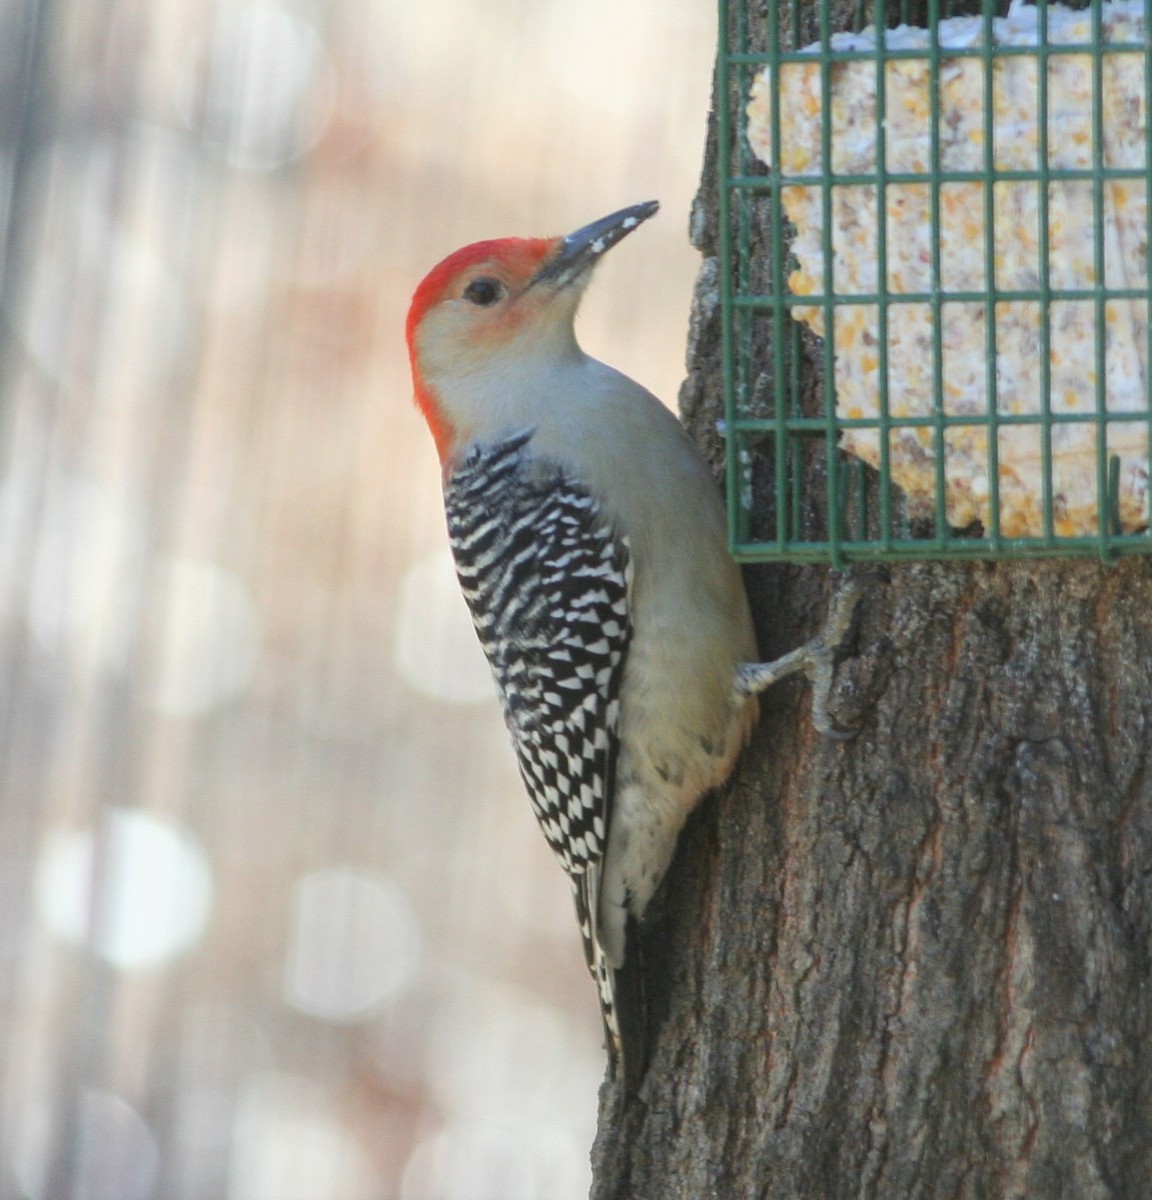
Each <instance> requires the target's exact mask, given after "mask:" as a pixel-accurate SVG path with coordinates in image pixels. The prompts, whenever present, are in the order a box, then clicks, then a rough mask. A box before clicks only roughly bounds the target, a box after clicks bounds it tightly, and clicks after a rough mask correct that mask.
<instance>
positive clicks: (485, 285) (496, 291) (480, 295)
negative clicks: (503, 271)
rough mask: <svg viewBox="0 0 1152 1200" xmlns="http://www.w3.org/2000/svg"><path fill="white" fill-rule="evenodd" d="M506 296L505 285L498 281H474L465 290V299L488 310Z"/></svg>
mask: <svg viewBox="0 0 1152 1200" xmlns="http://www.w3.org/2000/svg"><path fill="white" fill-rule="evenodd" d="M503 295H504V285H503V284H502V283H500V282H499V281H498V280H496V279H473V280H472V282H471V283H470V284H469V285H468V286H467V287H466V288H465V289H464V299H465V300H467V301H469V302H470V303H471V304H478V305H479V306H480V307H481V308H487V307H488V306H489V305H490V304H495V303H496V301H497V300H499V299H500V297H501V296H503Z"/></svg>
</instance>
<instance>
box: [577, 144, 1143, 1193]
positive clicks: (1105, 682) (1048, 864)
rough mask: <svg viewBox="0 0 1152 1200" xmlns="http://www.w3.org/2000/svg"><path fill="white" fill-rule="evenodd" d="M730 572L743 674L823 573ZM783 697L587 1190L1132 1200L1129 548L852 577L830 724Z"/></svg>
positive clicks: (819, 599) (691, 879) (689, 841)
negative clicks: (1071, 558)
mask: <svg viewBox="0 0 1152 1200" xmlns="http://www.w3.org/2000/svg"><path fill="white" fill-rule="evenodd" d="M711 177H712V172H711V169H710V165H706V172H705V178H706V180H707V179H710V178H711ZM714 222H715V207H714V195H713V193H712V190H711V188H710V186H708V185H706V187H705V190H704V193H703V195H702V208H701V211H700V214H699V215H698V221H697V226H698V228H697V230H696V231H695V232H696V237H697V241H698V244H701V248H702V250H703V251H704V253H705V255H706V265H705V271H704V272H703V274H702V277H701V286H700V290H699V294H698V309H697V314H696V317H695V319H694V322H693V336H692V345H691V348H690V367H691V377H690V379H689V381H688V383H687V384H686V386H685V391H684V395H683V397H682V399H683V405H684V410H685V415H686V418H687V420H688V423H689V425H690V427H691V428H692V429H693V430H694V432H696V434H697V435H698V436H699V437H700V438H701V439H702V440H703V441H705V442H706V443H708V444H709V445H710V447H711V449H712V451H713V452H714V451H715V435H714V432H712V433H711V438H710V439H709V434H710V429H711V428H712V427H714V422H715V418H716V413H717V407H716V405H717V401H718V389H719V374H718V372H719V365H718V358H717V349H718V345H717V343H718V336H717V317H716V311H715V305H714V302H713V301H712V300H711V299H710V297H709V295H708V292H709V287H710V286H713V287H714V285H710V282H709V269H708V264H707V256H708V255H710V254H714V253H715V251H714V249H713V246H714V238H713V233H714ZM749 583H750V591H751V594H752V597H753V602H754V607H755V610H756V612H757V615H758V620H759V622H760V634H761V644H762V649H763V651H764V653H765V655H766V656H769V657H774V656H776V655H777V654H779V653H782V652H783V651H785V650H787V649H790V648H791V647H792V646H794V645H796V644H798V643H799V642H800V641H801V640H802V639H803V638H804V637H806V636H808V635H809V634H811V633H812V632H813V631H814V629H815V628H816V627H817V626H818V625H819V623H820V621H821V619H822V616H823V613H824V611H825V608H826V604H827V601H828V599H829V597H830V595H831V593H832V590H833V587H834V583H833V581H832V580H830V579H829V578H828V577H827V574H826V573H825V572H821V571H816V570H806V571H800V570H794V569H787V570H780V569H777V570H770V569H758V570H756V571H754V572H751V573H750V577H749ZM807 704H808V692H807V690H806V688H805V687H804V686H803V685H802V684H797V683H789V684H785V685H782V686H781V687H780V688H779V689H778V690H777V691H776V692H774V693H771V694H770V695H769V696H768V698H767V701H766V704H765V710H766V712H765V718H764V720H763V722H762V723H761V726H760V728H759V731H758V733H757V736H756V739H755V741H754V743H753V745H752V746H751V747H750V749H749V752H748V753H747V755H746V757H745V759H744V760H743V764H742V768H741V770H740V772H739V774H738V777H737V778H736V779H735V780H734V781H733V783H732V785H731V786H730V787H729V788H728V789H727V790H726V791H725V792H724V793H723V794H722V795H718V796H715V797H712V798H710V799H709V800H708V801H706V802H705V804H704V805H703V806H702V807H701V809H700V810H699V812H698V813H697V814H696V815H695V816H694V818H693V819H692V820H691V822H690V823H689V826H688V828H687V829H686V830H685V833H684V836H683V838H682V840H681V846H680V850H679V854H678V856H677V859H676V861H675V863H674V864H673V867H672V870H671V872H670V873H669V878H668V882H667V885H666V887H665V889H664V891H663V893H662V896H661V897H660V899H659V901H658V903H657V905H656V906H655V911H654V912H653V913H652V915H651V919H650V920H649V921H648V922H647V924H646V928H645V930H644V952H645V967H646V975H647V979H648V982H649V987H650V991H651V1003H652V1008H653V1018H654V1020H653V1024H654V1026H655V1034H654V1037H653V1042H652V1061H651V1066H650V1069H649V1074H648V1077H647V1079H646V1082H645V1085H644V1087H643V1089H642V1092H641V1095H640V1096H639V1097H637V1098H634V1099H632V1100H630V1101H628V1102H627V1103H626V1104H623V1105H622V1102H621V1097H620V1096H619V1095H617V1094H616V1093H615V1092H614V1091H613V1090H612V1089H610V1088H606V1089H605V1093H604V1095H603V1097H602V1119H601V1131H600V1136H599V1138H598V1140H597V1144H596V1147H595V1150H594V1153H593V1167H594V1175H595V1182H594V1185H593V1190H592V1195H593V1197H594V1198H595V1200H702V1198H705V1197H719V1198H723V1200H743V1198H745V1197H747V1198H752V1197H756V1198H769V1197H771V1198H780V1200H809V1198H811V1200H815V1198H820V1200H836V1198H839V1197H876V1198H879V1200H888V1198H891V1200H912V1198H917V1197H932V1198H944V1197H947V1198H953V1197H955V1198H961V1197H963V1198H973V1200H974V1198H977V1197H980V1198H983V1197H997V1198H999V1197H1037V1198H1040V1200H1057V1198H1061V1197H1068V1198H1070V1200H1071V1198H1075V1200H1097V1198H1104V1197H1108V1198H1114V1200H1129V1198H1135V1197H1143V1196H1147V1195H1152V1041H1150V1033H1152V988H1150V985H1149V981H1150V967H1152V771H1150V770H1149V763H1148V748H1149V744H1150V728H1152V562H1150V561H1148V560H1130V561H1126V562H1123V563H1121V564H1120V565H1118V566H1115V567H1105V566H1102V565H1100V564H1097V563H1093V562H1067V561H1065V562H1060V561H1055V562H1036V563H1008V564H1002V565H986V564H975V565H973V564H964V565H938V564H932V565H909V566H898V567H892V568H889V569H887V570H886V571H884V572H876V573H874V574H872V575H871V576H870V577H868V579H867V583H866V588H865V597H864V600H863V602H862V604H861V606H860V613H859V617H858V620H857V623H856V627H855V630H854V633H853V635H852V637H851V639H850V641H849V642H848V643H847V644H846V646H845V649H844V657H843V660H842V662H841V664H840V667H839V669H838V674H837V685H836V689H835V691H834V698H833V715H834V716H835V717H836V718H837V720H838V721H839V722H840V723H841V724H843V725H858V726H859V730H860V732H859V734H858V736H857V737H856V738H855V740H853V741H850V742H833V741H826V740H821V739H819V738H817V737H816V736H815V735H814V734H813V732H812V727H811V723H810V720H809V716H808V711H807Z"/></svg>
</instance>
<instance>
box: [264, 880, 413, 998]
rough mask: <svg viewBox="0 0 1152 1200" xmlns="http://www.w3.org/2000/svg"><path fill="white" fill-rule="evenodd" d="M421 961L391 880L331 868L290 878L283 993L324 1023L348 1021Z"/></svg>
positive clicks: (409, 916)
mask: <svg viewBox="0 0 1152 1200" xmlns="http://www.w3.org/2000/svg"><path fill="white" fill-rule="evenodd" d="M419 962H420V929H419V926H418V925H417V922H416V917H415V915H414V914H413V912H412V908H411V906H410V905H409V903H408V900H407V897H406V896H405V895H404V893H403V892H402V891H401V890H400V889H399V888H398V887H397V886H396V885H395V884H394V883H392V882H391V880H389V879H386V878H384V877H383V876H380V875H375V874H370V873H369V872H367V871H358V870H353V869H351V868H348V867H333V868H330V869H328V870H323V871H315V872H313V873H312V874H311V875H305V876H304V878H303V879H301V880H300V881H299V882H298V883H297V884H296V889H295V895H294V897H293V911H292V930H291V935H290V940H289V944H288V957H287V961H286V963H285V968H284V998H285V1000H286V1001H287V1002H288V1003H289V1004H291V1005H292V1006H293V1007H294V1008H297V1009H299V1010H300V1011H301V1012H306V1013H308V1014H309V1015H310V1016H314V1017H320V1018H322V1019H323V1020H327V1021H355V1020H358V1019H360V1018H361V1017H364V1016H367V1015H369V1014H370V1013H371V1012H373V1011H374V1010H375V1009H376V1008H378V1007H379V1006H380V1005H381V1004H384V1003H386V1002H387V1001H388V1000H391V999H393V998H394V997H395V996H397V995H398V994H399V993H400V992H401V991H402V990H403V988H404V987H405V986H407V984H408V983H409V982H410V981H411V979H412V977H413V975H414V974H415V972H416V968H417V966H418V965H419Z"/></svg>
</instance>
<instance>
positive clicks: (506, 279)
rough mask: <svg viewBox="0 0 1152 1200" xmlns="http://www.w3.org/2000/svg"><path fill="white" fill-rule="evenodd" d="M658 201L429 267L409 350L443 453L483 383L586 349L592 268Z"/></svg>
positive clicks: (419, 397) (472, 250)
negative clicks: (578, 322) (579, 344)
mask: <svg viewBox="0 0 1152 1200" xmlns="http://www.w3.org/2000/svg"><path fill="white" fill-rule="evenodd" d="M658 208H659V204H658V203H657V202H656V201H655V200H650V201H648V202H646V203H644V204H636V205H633V206H632V207H631V208H624V209H621V210H620V211H619V212H615V213H612V214H611V215H610V216H607V217H602V218H601V219H600V220H599V221H593V222H592V224H591V225H585V226H584V227H583V228H582V229H578V230H576V232H575V233H570V234H569V235H568V236H567V237H556V238H500V239H497V240H495V241H488V242H475V243H473V244H472V245H470V246H465V247H464V248H463V249H461V250H457V251H456V252H455V254H450V255H449V256H448V257H447V258H446V259H444V261H443V262H441V263H439V264H438V265H437V266H435V267H433V268H432V270H431V271H429V273H428V274H427V275H426V276H425V278H424V280H423V282H421V284H420V286H419V287H418V288H417V289H416V292H415V294H414V295H413V297H412V304H411V307H410V308H409V310H408V325H407V337H408V357H409V360H410V362H411V364H412V381H413V385H414V387H415V392H416V403H417V404H418V405H419V406H420V408H421V410H422V411H423V413H424V416H425V417H426V419H427V421H428V425H429V427H430V428H431V430H432V435H433V437H434V438H435V439H436V447H437V449H438V450H439V452H440V458H441V460H442V461H445V462H446V461H447V460H448V459H449V458H450V457H451V454H452V451H453V447H454V445H455V444H456V442H457V440H458V438H459V437H460V435H461V434H466V433H468V432H470V429H469V428H467V427H468V426H470V425H472V424H473V423H474V421H475V417H476V411H475V410H476V406H477V390H478V389H477V388H476V387H475V386H473V385H475V384H476V383H477V381H479V380H487V381H491V380H493V379H496V380H501V379H502V380H505V381H507V382H508V385H509V386H514V384H515V381H516V380H517V379H519V378H523V377H524V376H525V374H526V373H530V372H532V371H534V370H535V371H538V370H539V369H541V368H546V367H547V366H548V365H549V364H550V363H556V362H560V361H563V359H564V358H565V357H566V356H571V355H573V354H576V353H577V352H578V351H577V348H576V339H575V334H574V332H573V321H574V319H575V316H576V309H577V307H578V306H579V303H580V297H581V295H582V294H583V291H584V288H585V286H586V285H587V283H588V280H589V279H590V277H591V274H592V268H593V267H594V266H595V265H596V263H597V262H599V260H600V259H601V257H602V256H603V255H604V254H605V253H606V252H607V251H608V250H609V249H610V248H611V247H612V246H614V245H615V244H616V243H617V242H618V241H620V240H621V238H623V237H626V236H627V235H628V234H629V233H631V231H632V230H633V229H635V228H636V226H637V225H639V224H640V222H641V221H645V220H647V219H648V218H649V217H650V216H652V215H653V214H654V213H655V212H656V210H657V209H658Z"/></svg>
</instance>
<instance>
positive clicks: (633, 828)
mask: <svg viewBox="0 0 1152 1200" xmlns="http://www.w3.org/2000/svg"><path fill="white" fill-rule="evenodd" d="M657 207H658V206H657V204H656V203H655V202H649V203H647V204H638V205H635V206H634V207H632V208H626V209H623V210H621V211H620V212H617V213H613V214H612V215H611V216H608V217H605V218H603V219H602V220H600V221H596V222H594V223H593V224H591V225H588V226H586V227H585V228H583V229H580V230H578V231H577V232H576V233H573V234H571V235H569V236H568V237H562V238H506V239H502V240H498V241H488V242H478V243H476V244H474V245H471V246H465V247H464V248H463V249H462V250H458V251H457V252H456V253H455V254H452V255H450V256H449V257H448V258H446V259H445V260H444V261H443V262H442V263H440V264H439V266H437V267H435V268H434V269H433V270H432V271H431V272H430V273H429V275H428V276H427V277H426V278H425V279H424V281H423V282H422V283H421V284H420V286H419V287H418V288H417V289H416V294H415V296H414V297H413V300H412V306H411V309H410V311H409V314H408V326H407V336H408V350H409V356H410V358H411V363H412V376H413V381H414V384H415V391H416V402H417V404H418V405H419V406H420V408H421V409H422V410H423V412H424V415H425V417H426V418H427V420H428V424H429V426H430V428H431V430H432V434H433V437H434V438H435V440H436V446H437V449H438V450H439V453H440V459H441V462H442V464H443V469H444V503H445V509H446V512H447V518H448V536H449V540H450V542H451V546H452V553H453V555H454V557H455V560H456V569H457V573H458V575H459V579H460V586H461V588H462V590H463V592H464V597H465V599H466V600H467V602H468V607H469V608H470V610H471V612H472V619H473V622H474V624H475V627H476V632H477V634H478V635H479V637H480V642H481V644H482V645H483V648H484V652H485V654H486V655H487V656H488V660H489V662H490V663H491V665H492V670H493V673H494V675H495V677H496V683H497V687H498V690H499V693H500V698H501V702H502V705H503V709H504V719H505V721H506V722H507V724H508V728H509V730H510V732H511V734H512V741H513V744H514V746H515V750H516V756H517V759H518V761H519V766H520V774H521V776H522V777H523V780H524V784H525V786H526V787H527V790H528V795H529V797H530V799H531V801H532V807H533V808H534V809H535V812H536V817H537V819H538V820H539V822H540V825H541V827H542V828H543V830H544V836H545V837H546V838H547V839H548V843H549V845H550V846H551V847H552V849H553V850H554V851H555V853H556V855H557V856H558V857H559V859H560V861H561V863H562V864H563V866H564V869H565V871H567V873H568V875H569V877H570V879H571V882H572V888H573V892H574V895H575V899H576V910H577V915H578V917H579V922H580V928H581V932H582V934H583V937H584V948H585V954H586V956H587V959H588V967H589V970H590V971H591V972H592V975H593V977H594V979H595V980H596V982H597V986H598V988H599V992H600V998H601V1007H602V1011H603V1014H604V1023H605V1028H606V1032H607V1036H608V1046H609V1052H610V1054H611V1056H612V1059H613V1062H614V1063H615V1064H619V1065H622V1066H623V1072H624V1076H625V1079H626V1080H627V1081H628V1083H629V1086H630V1087H633V1086H635V1084H636V1082H637V1081H638V1079H639V1073H640V1072H641V1071H642V1069H643V1060H644V1055H645V1047H644V1045H643V1044H641V1045H635V1044H630V1043H635V1042H636V1041H638V1040H639V1041H641V1042H642V1040H643V1038H644V1037H645V1034H644V1032H643V1031H644V1023H643V1011H642V1001H641V1000H640V998H639V992H638V991H637V981H636V979H635V971H633V972H632V978H628V979H626V978H625V974H624V968H625V963H626V958H627V956H628V952H629V947H628V932H629V926H630V923H631V922H632V921H634V920H638V919H639V918H640V917H641V916H642V915H643V913H644V910H645V908H646V907H647V905H648V902H649V900H650V899H651V898H652V894H653V892H654V891H655V889H656V887H657V885H658V884H659V883H660V880H661V879H662V878H663V875H664V872H665V870H666V869H667V866H668V863H669V861H670V860H671V858H672V854H673V851H674V849H675V846H676V840H677V837H678V835H679V833H680V830H681V828H682V826H683V824H684V821H685V819H686V818H687V816H688V814H689V813H690V812H691V811H692V809H693V808H694V807H695V806H696V804H697V802H698V801H699V800H700V798H701V797H702V796H703V795H704V793H705V792H707V791H709V790H710V789H712V788H714V787H717V786H718V785H719V784H721V783H723V782H724V780H725V779H727V777H728V775H729V773H730V772H731V770H732V766H733V764H734V762H735V760H736V757H737V755H738V754H739V753H740V750H741V748H742V746H743V745H744V742H745V740H746V739H747V737H748V734H749V731H750V730H751V727H752V725H753V723H754V722H755V720H756V716H757V702H756V699H755V693H756V692H758V691H761V690H763V688H765V687H767V686H768V684H770V683H772V682H773V681H774V680H776V679H778V678H781V677H782V676H783V675H786V674H790V673H792V672H793V671H797V670H808V671H813V670H815V671H816V675H817V678H816V684H817V687H816V693H815V710H816V714H817V725H818V726H819V727H821V728H823V729H825V730H826V729H827V719H826V716H825V715H824V714H825V709H824V698H825V696H826V694H827V689H828V685H829V682H830V677H831V666H830V661H831V659H830V653H829V652H828V650H827V649H826V646H827V645H829V644H831V639H832V638H833V637H834V638H835V640H836V641H838V640H839V638H840V636H842V634H843V631H844V629H845V628H846V627H847V623H848V619H849V617H850V613H851V603H848V604H842V605H840V606H839V609H840V611H839V613H838V614H837V616H836V617H835V618H834V620H833V622H831V623H830V625H834V626H835V628H834V630H833V632H832V634H831V636H830V637H829V640H828V642H824V641H821V639H817V640H816V641H815V642H813V643H810V644H809V645H808V646H806V647H802V648H801V649H800V650H798V651H795V652H793V654H791V655H789V656H788V657H787V658H786V659H781V660H779V661H778V662H777V663H764V664H762V663H756V662H755V659H756V642H755V638H754V636H753V631H752V622H751V619H750V617H749V612H748V603H747V600H746V598H745V594H744V587H743V582H742V580H741V576H740V573H739V570H738V568H737V567H736V564H735V563H734V562H733V561H732V559H731V557H730V556H729V554H728V550H727V542H726V537H725V523H724V511H723V507H722V505H721V501H720V497H719V494H718V492H717V489H716V486H715V483H714V481H713V479H712V477H711V475H710V473H709V471H708V468H707V467H706V465H705V463H704V461H703V459H702V458H701V457H700V455H699V453H698V452H697V450H696V448H695V446H694V445H693V444H692V443H691V441H690V440H689V439H688V437H687V435H686V434H685V432H684V430H683V429H682V428H681V426H680V424H679V422H678V421H677V420H676V419H675V417H674V416H673V415H672V414H671V413H670V412H669V411H668V410H667V409H666V408H665V407H664V406H663V405H662V404H660V402H659V401H658V400H657V399H656V398H655V397H654V396H652V395H651V393H649V392H647V391H645V389H644V388H642V387H641V386H640V385H639V384H637V383H634V382H633V381H632V380H631V379H628V378H627V377H626V376H624V375H622V374H620V372H619V371H616V370H613V369H612V368H611V367H608V366H605V365H604V364H603V363H601V362H597V361H596V360H595V359H593V358H589V357H588V355H586V354H585V353H584V352H583V351H582V350H581V349H580V347H579V346H578V345H577V344H576V337H575V334H574V332H573V321H574V318H575V315H576V309H577V306H578V304H579V302H580V297H581V294H582V293H583V291H584V288H585V286H586V285H587V283H588V280H589V278H590V276H591V273H592V268H593V267H594V265H595V264H596V262H597V261H598V260H599V259H600V257H601V256H602V255H603V254H604V253H605V251H607V250H608V249H609V248H610V247H612V246H614V245H615V244H616V243H617V242H618V241H620V239H621V238H623V237H624V236H625V235H626V234H628V233H629V232H630V231H631V230H633V229H635V228H636V226H637V225H639V224H640V222H641V221H644V220H646V219H647V218H648V217H650V216H652V214H653V213H655V212H656V209H657ZM638 1008H639V1011H636V1010H637V1009H638Z"/></svg>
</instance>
